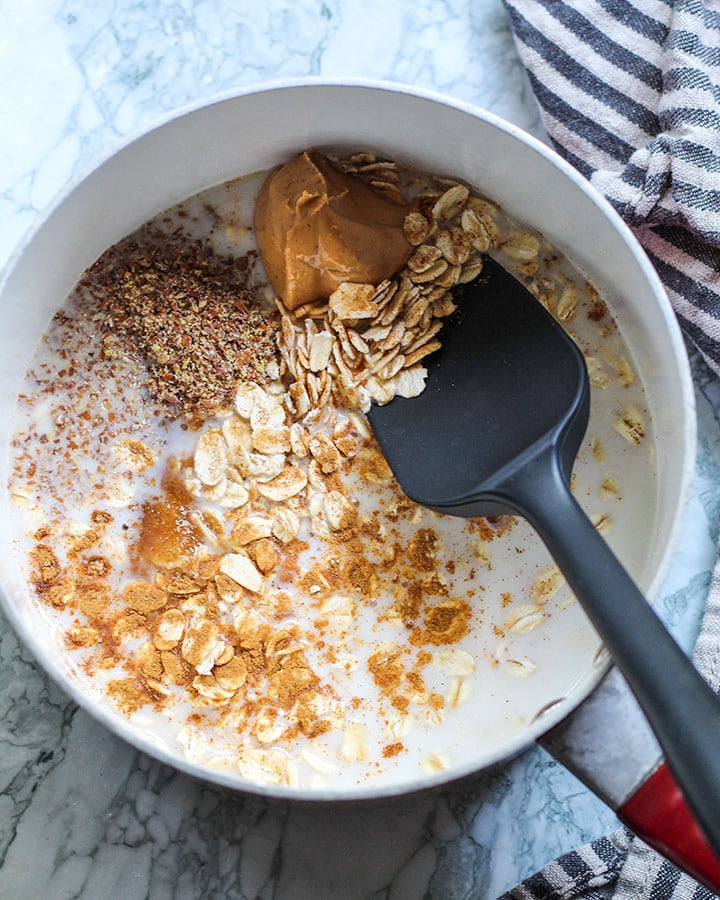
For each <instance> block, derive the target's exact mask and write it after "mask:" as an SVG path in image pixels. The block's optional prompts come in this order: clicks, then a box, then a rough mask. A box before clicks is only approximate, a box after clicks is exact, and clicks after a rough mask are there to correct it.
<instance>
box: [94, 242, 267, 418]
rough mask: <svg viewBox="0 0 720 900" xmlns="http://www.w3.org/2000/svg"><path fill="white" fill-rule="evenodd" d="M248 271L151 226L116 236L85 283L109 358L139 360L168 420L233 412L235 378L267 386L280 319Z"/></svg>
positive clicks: (242, 263) (240, 261)
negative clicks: (262, 303) (264, 305)
mask: <svg viewBox="0 0 720 900" xmlns="http://www.w3.org/2000/svg"><path fill="white" fill-rule="evenodd" d="M247 270H248V260H247V257H238V258H236V259H225V258H223V257H220V256H218V255H217V254H216V253H215V252H214V251H213V250H212V249H211V248H209V247H208V246H207V245H206V244H205V243H203V242H200V241H191V240H188V239H187V238H184V237H181V236H178V235H166V234H164V233H162V232H160V231H158V230H156V229H150V228H147V227H146V228H144V229H141V230H140V231H138V232H136V233H135V234H133V235H132V236H131V237H130V238H126V239H125V240H123V241H120V242H119V243H118V244H116V245H114V246H113V247H111V248H110V249H109V250H107V251H106V252H105V253H103V255H102V256H101V257H100V258H99V259H98V260H97V262H95V263H94V264H93V266H91V268H90V269H89V270H88V271H87V272H86V274H85V276H84V278H83V281H82V287H83V288H84V289H85V290H86V291H88V292H89V293H90V295H91V297H92V299H93V300H94V302H95V304H96V308H97V313H96V318H97V320H98V324H99V326H100V329H101V333H102V350H103V355H104V357H105V359H114V358H116V357H117V356H124V355H129V356H131V357H132V358H134V359H137V360H138V361H140V362H144V364H145V365H146V367H147V381H146V385H147V389H148V391H149V392H150V395H151V397H152V398H153V399H155V400H157V401H159V402H161V403H163V404H164V405H165V406H166V407H167V408H168V410H169V412H170V414H171V415H172V416H178V415H183V414H187V415H190V416H191V417H194V418H199V419H200V420H201V421H202V420H204V419H206V418H208V417H209V416H211V415H213V414H214V413H215V412H216V411H217V410H223V409H227V408H229V407H230V406H232V402H233V399H234V396H235V391H236V390H237V386H238V383H239V382H240V381H252V382H256V383H258V384H262V383H264V382H265V380H266V378H267V375H266V373H267V368H268V365H269V363H270V362H272V361H274V360H275V359H276V356H277V349H276V348H277V333H278V321H277V316H276V314H275V313H274V312H269V311H268V312H264V311H263V310H261V309H260V307H259V304H258V301H257V299H256V297H255V295H254V294H253V291H252V290H251V289H250V288H249V287H248V283H247Z"/></svg>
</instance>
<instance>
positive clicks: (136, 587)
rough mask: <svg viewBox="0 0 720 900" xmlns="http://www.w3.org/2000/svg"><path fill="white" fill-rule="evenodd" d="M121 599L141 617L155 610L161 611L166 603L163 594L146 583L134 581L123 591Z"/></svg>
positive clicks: (152, 585)
mask: <svg viewBox="0 0 720 900" xmlns="http://www.w3.org/2000/svg"><path fill="white" fill-rule="evenodd" d="M123 597H124V599H125V603H126V604H127V606H128V607H129V608H130V609H132V610H134V611H135V612H138V613H140V614H141V615H143V616H146V615H147V614H148V613H151V612H154V611H155V610H156V609H162V608H163V606H165V604H166V603H167V597H166V596H165V593H164V592H163V591H161V590H160V588H158V587H155V585H154V584H150V583H149V582H146V581H134V582H133V583H132V584H128V585H127V586H126V587H125V590H124V591H123Z"/></svg>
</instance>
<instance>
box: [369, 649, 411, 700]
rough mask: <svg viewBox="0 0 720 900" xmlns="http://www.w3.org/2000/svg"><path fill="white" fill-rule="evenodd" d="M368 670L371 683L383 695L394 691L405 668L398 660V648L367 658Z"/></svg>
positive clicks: (398, 685) (379, 652)
mask: <svg viewBox="0 0 720 900" xmlns="http://www.w3.org/2000/svg"><path fill="white" fill-rule="evenodd" d="M367 664H368V669H369V670H370V674H371V675H372V677H373V681H374V682H375V684H376V685H377V686H378V687H379V688H380V690H381V691H382V692H383V693H385V694H390V693H392V692H393V691H396V690H397V689H398V688H399V687H400V685H401V684H402V681H403V678H404V677H405V667H404V666H403V664H402V661H401V660H400V648H399V647H398V648H387V649H383V650H379V651H378V652H377V653H373V654H372V655H371V656H369V657H368V661H367Z"/></svg>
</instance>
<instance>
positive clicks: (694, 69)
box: [501, 0, 720, 900]
mask: <svg viewBox="0 0 720 900" xmlns="http://www.w3.org/2000/svg"><path fill="white" fill-rule="evenodd" d="M504 2H505V5H506V7H507V9H508V11H509V13H510V17H511V21H512V26H513V31H514V33H515V39H516V43H517V47H518V50H519V52H520V55H521V57H522V59H523V62H524V64H525V67H526V69H527V72H528V77H529V79H530V84H531V86H532V89H533V91H534V92H535V96H536V98H537V100H538V103H539V105H540V110H541V113H542V116H543V120H544V123H545V126H546V129H547V131H548V134H549V136H550V138H551V140H552V142H553V144H554V145H555V148H556V149H557V150H558V152H559V153H560V154H561V155H562V156H564V157H565V159H567V160H568V162H570V163H571V164H572V165H574V166H575V167H576V168H577V169H578V170H579V171H580V172H581V173H582V174H583V175H584V176H585V177H586V178H587V179H588V180H589V181H590V182H591V183H592V184H593V185H594V186H595V187H596V188H597V189H598V190H599V191H600V192H601V193H602V194H604V195H605V197H607V199H608V200H609V201H610V202H611V203H612V204H613V206H614V207H615V209H617V211H618V212H619V213H620V215H621V216H622V217H623V218H624V219H625V221H626V222H627V223H628V225H629V226H630V227H631V228H632V229H633V231H634V232H635V234H636V236H637V237H638V239H639V241H640V243H641V244H642V245H643V247H644V248H645V251H646V253H647V254H648V257H649V258H650V260H651V261H652V263H653V264H654V265H655V268H656V269H657V271H658V274H659V275H660V278H661V279H662V281H663V283H664V285H665V288H666V290H667V292H668V295H669V297H670V301H671V303H672V304H673V308H674V309H675V312H676V314H677V316H678V319H679V321H680V324H681V326H682V327H683V329H684V331H685V333H686V334H687V335H688V337H690V338H691V339H692V340H693V341H694V343H695V344H696V345H697V347H698V348H699V350H700V351H701V352H702V354H703V356H704V357H705V359H706V360H707V362H708V364H709V365H710V366H711V367H712V368H713V369H714V371H715V372H716V373H718V374H720V0H705V2H704V0H504ZM708 650H710V651H711V652H710V653H709V654H708ZM718 653H720V563H718V566H717V569H716V572H715V577H714V578H713V585H712V587H711V591H710V596H709V598H708V608H707V612H706V614H705V618H704V620H703V625H702V629H701V634H700V638H699V639H698V644H697V647H696V651H695V661H696V665H697V666H698V668H699V670H700V671H701V672H704V673H705V674H706V675H707V660H708V658H710V657H712V659H714V660H717V655H718ZM714 896H715V895H714V894H712V893H711V892H710V891H708V890H707V889H705V888H703V887H701V886H699V885H698V884H697V883H696V882H695V881H693V880H692V879H691V878H689V877H688V876H686V875H684V874H682V873H681V872H679V871H678V870H677V869H676V868H675V867H674V866H672V865H671V864H670V863H668V862H667V861H665V860H663V859H662V857H660V856H659V855H658V854H657V853H655V852H654V851H652V850H651V849H650V848H649V847H647V846H646V845H645V844H643V843H642V842H641V841H639V840H638V839H636V838H632V836H631V835H630V833H629V832H627V831H626V830H625V829H621V830H619V831H617V832H615V833H614V834H612V835H609V836H606V837H603V838H600V839H599V840H597V841H593V842H592V843H591V844H588V845H586V846H585V847H580V848H578V849H577V850H575V851H573V852H571V853H568V854H566V855H565V856H562V857H560V858H559V859H557V860H555V861H554V862H552V863H551V864H550V865H548V866H547V867H546V868H545V869H543V871H542V872H538V873H537V874H536V875H534V876H533V877H532V878H530V879H528V880H527V881H525V882H524V883H523V884H522V885H519V886H518V887H516V888H515V889H513V890H512V891H510V892H509V893H508V894H506V895H504V897H503V898H501V900H560V898H562V900H575V898H583V900H610V898H612V900H712V898H713V897H714Z"/></svg>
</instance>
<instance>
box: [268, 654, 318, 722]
mask: <svg viewBox="0 0 720 900" xmlns="http://www.w3.org/2000/svg"><path fill="white" fill-rule="evenodd" d="M317 682H318V677H317V675H316V674H315V673H314V672H313V671H312V669H310V668H309V667H308V665H307V663H306V662H305V660H304V658H303V657H302V656H300V655H299V654H297V653H294V654H292V655H291V656H290V657H287V658H285V659H284V661H283V663H282V666H281V667H280V668H279V669H278V670H277V671H275V672H274V673H273V674H272V675H271V676H270V679H269V690H268V695H269V696H270V697H273V698H276V699H277V701H278V703H279V704H280V706H281V707H282V708H283V709H290V708H291V707H292V705H293V704H294V703H295V701H296V700H297V699H298V697H300V695H301V694H304V693H305V691H307V690H308V689H309V688H311V687H315V685H316V684H317Z"/></svg>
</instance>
